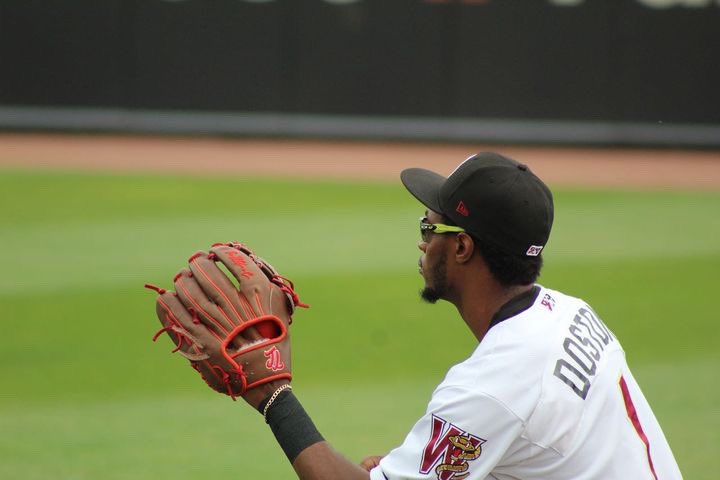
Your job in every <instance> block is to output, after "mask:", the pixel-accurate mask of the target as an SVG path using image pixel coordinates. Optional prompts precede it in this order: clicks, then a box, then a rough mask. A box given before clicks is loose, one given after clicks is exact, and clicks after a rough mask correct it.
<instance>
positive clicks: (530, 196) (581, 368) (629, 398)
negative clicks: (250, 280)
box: [158, 153, 682, 480]
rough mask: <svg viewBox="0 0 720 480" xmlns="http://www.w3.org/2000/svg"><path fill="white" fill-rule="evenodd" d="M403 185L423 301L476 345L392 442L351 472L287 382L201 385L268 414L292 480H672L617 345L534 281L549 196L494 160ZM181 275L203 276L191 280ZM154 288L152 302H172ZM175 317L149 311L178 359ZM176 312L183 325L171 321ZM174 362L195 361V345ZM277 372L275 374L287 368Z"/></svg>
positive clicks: (575, 302)
mask: <svg viewBox="0 0 720 480" xmlns="http://www.w3.org/2000/svg"><path fill="white" fill-rule="evenodd" d="M401 179H402V182H403V184H404V185H405V187H406V188H407V189H408V190H409V191H410V193H411V194H412V195H414V196H415V197H416V198H417V199H418V200H419V201H420V202H421V203H422V204H423V205H424V206H425V207H426V210H425V212H424V215H423V216H422V218H421V220H420V234H421V241H420V243H419V249H420V251H421V253H422V254H421V256H420V259H419V270H420V274H421V275H422V278H423V280H424V284H425V285H424V288H423V290H422V297H423V299H425V300H426V301H428V302H430V303H435V302H437V301H438V300H445V301H448V302H451V303H452V304H453V305H455V307H456V308H457V310H458V313H459V314H460V317H461V318H462V319H463V321H464V322H465V323H466V325H467V326H468V328H469V329H470V331H471V332H472V334H473V335H474V336H475V338H476V339H477V341H478V344H477V347H476V348H475V350H474V351H473V352H471V353H470V355H469V357H468V358H467V359H466V360H465V361H463V362H461V363H459V364H458V365H455V366H453V367H452V368H451V369H450V370H449V371H448V373H447V375H446V377H445V379H444V380H443V381H442V383H440V385H438V387H437V388H436V389H435V391H434V392H433V394H432V397H431V398H430V401H429V403H428V407H427V411H426V413H425V415H423V416H422V418H420V419H419V420H418V421H417V423H416V424H415V425H414V426H413V427H412V429H411V430H410V432H409V433H408V434H407V437H406V438H405V440H404V441H403V442H402V444H400V445H399V446H398V447H397V448H395V449H394V450H392V451H390V452H389V453H387V454H386V455H385V456H383V457H368V458H367V459H365V460H364V461H363V462H362V464H361V465H359V466H358V465H355V464H353V463H352V462H350V461H349V460H347V459H346V458H344V457H343V456H342V455H340V454H339V453H337V452H335V451H334V450H333V449H332V448H331V446H330V445H329V444H328V443H327V442H326V441H324V439H323V437H322V436H321V435H320V433H319V432H318V431H317V429H316V428H315V426H314V425H313V422H312V421H311V419H310V418H309V416H308V415H307V413H306V412H305V410H304V409H303V407H302V405H301V404H300V402H299V400H298V399H297V397H295V395H294V394H293V392H292V391H291V388H290V383H289V382H290V377H289V374H287V375H286V376H283V377H277V378H275V377H273V376H268V379H267V381H265V380H256V381H255V383H253V385H255V387H254V388H252V389H249V388H247V387H248V385H247V382H246V381H245V380H243V381H242V382H240V384H230V383H228V380H227V378H226V377H228V375H225V376H220V375H215V374H214V373H213V372H214V371H216V370H217V369H216V368H214V366H212V365H211V366H210V367H212V368H208V369H207V371H208V372H210V373H208V374H207V375H215V378H214V381H215V383H217V384H219V387H218V386H217V385H216V386H214V387H213V388H216V389H217V390H220V391H222V390H223V388H225V387H227V390H228V392H229V394H231V395H234V394H237V395H241V396H243V397H244V398H245V400H246V401H248V403H250V404H251V405H253V406H254V407H255V408H257V409H258V410H259V411H260V412H261V413H262V414H263V415H264V416H265V419H266V421H267V423H268V424H269V425H270V427H271V429H272V431H273V433H274V434H275V436H276V439H277V440H278V442H279V444H280V446H281V447H282V449H283V450H284V452H285V454H286V455H287V457H288V459H289V460H290V462H291V463H292V465H293V467H294V469H295V471H296V473H297V475H298V477H299V478H301V479H303V480H330V479H333V480H336V479H343V480H354V479H358V480H367V479H371V480H401V479H418V480H419V479H423V480H424V479H428V480H429V479H432V480H453V479H458V480H459V479H466V480H482V479H494V480H511V479H512V480H515V479H522V480H571V479H572V480H581V479H582V480H606V479H607V480H612V479H623V480H625V479H632V480H676V479H681V478H682V477H681V474H680V471H679V469H678V466H677V463H676V461H675V459H674V457H673V454H672V451H671V450H670V447H669V445H668V443H667V441H666V439H665V436H664V434H663V432H662V430H661V428H660V425H659V424H658V422H657V420H656V419H655V417H654V415H653V413H652V410H651V409H650V406H649V405H648V403H647V401H646V399H645V397H644V396H643V394H642V392H641V390H640V387H639V386H638V384H637V382H636V381H635V379H634V378H633V376H632V374H631V372H630V369H629V368H628V365H627V363H626V361H625V355H624V352H623V349H622V347H621V345H620V342H619V340H618V339H617V338H616V337H615V335H613V333H612V331H611V330H610V329H609V328H608V327H607V325H606V324H605V323H604V322H603V321H602V319H601V318H600V316H599V315H598V314H597V313H596V312H595V311H594V310H593V309H592V307H591V306H589V305H588V304H587V303H585V302H583V301H582V300H580V299H578V298H574V297H571V296H568V295H565V294H563V293H561V292H558V291H555V290H551V289H549V288H545V287H543V286H541V285H539V284H537V283H536V280H537V277H538V275H539V273H540V270H541V267H542V252H543V249H544V248H545V245H546V244H547V242H548V238H549V235H550V230H551V227H552V223H553V199H552V194H551V192H550V190H549V189H548V188H547V186H546V185H545V184H544V183H543V182H542V181H541V180H540V179H539V178H538V177H537V176H535V175H534V174H533V173H532V172H531V171H530V170H529V169H528V167H527V166H525V165H523V164H520V163H518V162H516V161H514V160H511V159H509V158H506V157H504V156H501V155H499V154H496V153H480V154H478V155H475V156H472V157H470V158H469V159H467V160H466V161H465V162H463V163H462V164H461V165H460V166H458V168H457V169H456V170H455V171H454V172H452V174H451V175H450V176H449V177H447V178H445V177H443V176H441V175H438V174H437V173H434V172H431V171H428V170H424V169H418V168H411V169H408V170H405V171H403V172H402V174H401ZM218 253H222V252H218ZM191 260H192V257H191ZM246 263H247V262H246ZM235 264H236V265H240V263H238V262H235ZM262 265H264V264H262ZM243 268H244V267H243ZM192 272H193V273H195V277H198V276H199V274H198V269H197V268H196V269H193V270H192ZM243 272H245V274H246V276H247V273H248V272H247V271H246V270H243ZM181 273H182V272H181ZM241 273H242V272H241ZM179 276H180V277H182V275H181V274H179ZM186 276H187V275H186ZM183 278H184V277H183ZM269 278H271V279H272V278H274V277H273V276H272V275H269ZM186 280H187V279H184V280H183V279H181V283H182V282H184V281H186ZM198 281H199V282H201V283H202V281H201V280H198ZM241 284H242V282H241ZM282 285H285V286H286V287H287V288H285V289H284V290H283V289H282ZM290 285H291V284H290ZM177 286H178V284H177V283H176V287H177ZM276 287H280V288H281V290H283V291H284V292H285V293H286V294H288V295H289V296H288V298H289V299H290V301H289V302H288V304H293V303H294V304H295V305H298V301H297V296H296V295H295V296H294V292H293V291H292V288H291V287H290V286H289V285H288V284H286V283H285V284H283V283H281V282H276V283H275V286H274V287H273V288H276ZM180 288H182V289H184V290H188V291H192V290H193V287H192V286H188V287H187V288H185V286H183V285H182V284H181V285H180ZM160 290H162V289H159V291H160ZM164 292H165V291H164V290H163V291H162V292H161V293H162V295H161V297H160V298H161V299H162V298H167V299H168V300H170V299H169V298H168V294H167V293H164ZM178 293H181V292H178ZM180 297H181V300H183V303H186V305H190V304H192V305H196V303H193V302H187V301H186V300H185V299H184V298H183V295H182V294H181V295H180ZM271 297H272V295H269V296H268V298H271ZM171 307H172V305H171ZM267 308H269V307H267ZM171 310H172V308H171V309H170V310H168V309H165V310H163V309H162V308H160V307H159V308H158V313H159V315H160V317H161V321H162V322H163V325H164V326H165V328H164V330H168V329H173V328H174V330H173V331H174V332H175V333H174V335H175V336H174V337H173V340H175V343H176V344H178V348H185V349H187V348H188V347H187V344H188V340H187V339H185V340H186V341H185V343H183V339H182V338H180V341H179V342H178V332H181V331H184V330H182V329H181V328H179V327H178V328H176V324H177V325H180V324H182V325H185V327H183V328H187V329H188V330H192V329H193V328H196V327H197V326H198V324H200V323H202V322H204V320H203V318H204V317H203V315H200V317H199V318H198V317H196V316H195V313H194V311H195V310H194V309H192V308H191V309H190V310H192V311H193V319H192V320H193V321H192V322H191V321H190V320H189V319H190V315H187V314H185V313H183V311H180V312H178V313H177V315H175V313H173V312H174V310H173V311H171ZM281 310H282V313H283V314H285V313H287V312H286V311H285V310H284V309H281ZM270 311H271V312H272V311H273V310H272V309H270ZM290 313H291V311H290ZM183 315H185V316H186V317H187V318H188V320H187V321H180V322H176V321H175V320H173V321H169V320H168V318H170V317H173V318H175V316H177V317H178V318H179V317H182V316H183ZM281 316H282V315H281ZM263 318H265V317H263ZM163 319H164V320H163ZM181 320H182V319H181ZM253 322H255V323H254V325H255V326H259V325H260V324H257V322H258V320H251V321H250V323H253ZM282 323H286V324H287V323H288V322H287V321H284V322H278V325H280V327H281V326H282V325H281V324H282ZM280 327H278V328H280ZM228 328H230V327H228ZM244 328H245V327H243V326H240V327H237V328H236V329H235V330H238V329H244ZM192 333H194V331H193V332H192ZM254 334H255V333H254ZM267 336H268V335H266V334H263V335H260V340H259V341H260V344H263V348H264V347H266V346H269V345H271V343H268V342H264V343H263V340H262V339H263V338H265V337H267ZM231 337H232V334H231V335H230V336H228V337H227V339H226V340H225V341H224V342H222V343H223V345H227V344H228V342H229V341H230V339H231ZM278 338H280V337H278ZM286 340H287V339H286V338H285V337H284V336H283V338H282V339H281V341H282V342H285V341H286ZM257 342H258V340H257V339H255V340H251V341H250V343H249V345H256V344H257ZM183 345H185V346H183ZM201 347H202V346H201ZM245 348H246V349H247V347H245ZM251 348H254V347H251ZM276 350H277V349H276ZM280 350H284V349H283V348H281V349H280ZM266 351H273V350H272V349H268V350H266ZM186 353H187V354H186V356H187V357H188V358H189V359H190V360H191V361H195V362H197V361H198V359H200V358H201V353H202V348H196V350H193V351H189V350H188V351H187V352H186ZM207 353H208V354H209V356H210V357H212V356H213V355H214V354H216V353H217V352H215V351H208V352H207ZM235 355H237V357H236V356H235ZM231 357H232V358H235V359H236V360H237V363H238V364H241V365H243V368H240V369H237V368H235V367H227V368H230V369H231V370H230V373H231V375H230V377H232V373H233V372H234V371H238V372H239V371H241V370H242V371H244V372H257V371H259V369H261V367H260V366H258V365H257V362H258V361H257V360H248V361H245V360H242V359H243V356H242V355H241V354H239V353H236V354H231V355H229V356H228V355H227V354H226V355H224V358H225V359H226V360H227V359H229V358H231ZM264 357H265V358H268V357H269V355H268V354H267V353H265V354H264ZM193 358H194V359H195V360H193ZM260 358H261V359H262V360H264V358H263V357H260ZM282 358H284V357H282ZM282 358H281V357H278V358H276V359H274V360H272V361H278V360H279V361H280V362H281V363H282ZM262 360H261V361H262ZM220 361H224V360H220ZM285 363H289V359H288V360H286V361H285ZM270 364H271V360H270V359H268V360H267V365H270ZM194 366H195V365H194ZM283 366H284V367H285V370H283V372H284V373H286V370H289V365H287V366H286V365H283ZM196 368H198V367H197V366H196ZM227 368H226V370H227ZM232 368H235V370H232ZM268 368H269V367H268ZM248 375H250V373H248ZM206 380H207V379H206ZM212 380H213V379H211V381H209V382H208V383H212ZM222 382H225V387H223V383H222ZM211 386H212V385H211ZM234 389H235V390H234ZM226 393H227V392H226Z"/></svg>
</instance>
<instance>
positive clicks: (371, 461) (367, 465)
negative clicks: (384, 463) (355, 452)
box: [360, 455, 383, 472]
mask: <svg viewBox="0 0 720 480" xmlns="http://www.w3.org/2000/svg"><path fill="white" fill-rule="evenodd" d="M382 458H383V457H382V456H381V455H372V456H370V457H365V458H364V459H363V461H362V462H360V466H361V467H362V468H363V469H364V470H365V471H366V472H369V471H370V470H372V469H373V468H375V467H377V466H378V465H380V460H381V459H382Z"/></svg>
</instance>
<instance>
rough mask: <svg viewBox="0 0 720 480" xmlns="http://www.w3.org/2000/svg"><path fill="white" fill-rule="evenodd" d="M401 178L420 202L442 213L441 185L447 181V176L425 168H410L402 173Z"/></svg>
mask: <svg viewBox="0 0 720 480" xmlns="http://www.w3.org/2000/svg"><path fill="white" fill-rule="evenodd" d="M400 180H401V181H402V183H403V185H405V188H407V189H408V191H409V192H410V193H412V195H413V196H414V197H415V198H417V199H418V200H420V203H422V204H423V205H425V206H426V207H428V208H429V209H430V210H434V211H436V212H438V213H442V209H441V207H440V187H442V185H443V183H445V180H446V179H445V177H443V176H442V175H440V174H437V173H435V172H432V171H430V170H425V169H424V168H408V169H405V170H403V171H402V172H401V173H400Z"/></svg>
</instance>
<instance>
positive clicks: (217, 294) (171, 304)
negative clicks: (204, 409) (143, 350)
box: [145, 243, 307, 400]
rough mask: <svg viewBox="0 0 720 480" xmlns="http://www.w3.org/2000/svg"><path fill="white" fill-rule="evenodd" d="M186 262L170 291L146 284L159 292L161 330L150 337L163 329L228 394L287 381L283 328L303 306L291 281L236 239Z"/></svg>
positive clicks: (285, 329) (285, 332)
mask: <svg viewBox="0 0 720 480" xmlns="http://www.w3.org/2000/svg"><path fill="white" fill-rule="evenodd" d="M188 264H189V268H184V269H182V270H181V271H180V272H179V273H178V274H177V275H176V276H175V279H174V284H175V291H170V290H165V289H164V288H160V287H156V286H154V285H149V284H146V285H145V287H147V288H150V289H152V290H155V291H156V292H158V294H159V296H158V297H157V301H156V312H157V316H158V319H159V320H160V323H161V324H162V328H161V329H160V330H159V331H158V332H157V333H156V334H155V336H154V337H153V341H155V340H157V338H158V337H159V336H160V335H161V334H163V333H167V334H168V335H169V336H170V338H171V339H172V341H173V342H174V343H175V349H174V350H173V352H178V353H180V355H182V356H183V357H185V358H187V359H188V360H189V361H190V366H192V367H193V368H194V369H195V370H197V371H198V372H199V373H200V375H201V376H202V378H203V379H204V380H205V382H206V383H207V384H208V385H209V386H210V387H211V388H212V389H213V390H216V391H218V392H220V393H224V394H227V395H229V396H230V397H232V398H233V400H235V399H236V398H237V397H238V396H246V394H247V393H248V392H249V391H251V390H252V389H255V388H256V387H259V386H262V385H265V384H267V383H270V382H274V383H277V381H284V382H289V381H290V380H291V379H292V373H291V367H290V340H289V336H288V326H289V325H290V324H291V323H292V314H293V311H294V308H295V307H296V306H299V307H307V305H305V304H303V303H301V302H300V299H299V298H298V296H297V294H296V293H295V291H294V287H293V284H292V282H291V281H290V280H288V279H286V278H285V277H282V276H281V275H280V274H278V273H277V272H276V271H275V269H274V268H273V267H272V266H270V265H269V264H268V263H266V262H265V261H264V260H263V259H261V258H259V257H257V256H256V255H255V254H254V253H253V252H252V250H250V249H249V248H248V247H247V246H245V245H243V244H240V243H216V244H214V245H213V246H212V248H211V249H210V251H209V252H197V253H195V254H194V255H192V256H191V257H190V259H189V260H188ZM224 269H225V270H227V271H229V272H230V274H229V275H228V274H226V272H225V270H224ZM246 400H248V399H247V398H246Z"/></svg>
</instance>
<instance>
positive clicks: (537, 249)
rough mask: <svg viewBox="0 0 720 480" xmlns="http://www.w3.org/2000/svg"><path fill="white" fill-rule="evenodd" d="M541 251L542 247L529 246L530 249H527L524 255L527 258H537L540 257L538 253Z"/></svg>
mask: <svg viewBox="0 0 720 480" xmlns="http://www.w3.org/2000/svg"><path fill="white" fill-rule="evenodd" d="M542 249H543V246H542V245H530V248H528V250H527V252H525V255H527V256H528V257H537V256H538V255H540V252H542Z"/></svg>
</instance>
